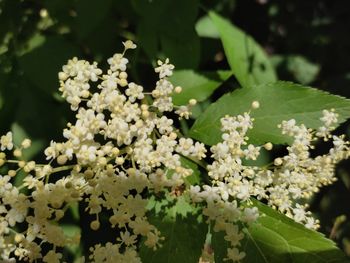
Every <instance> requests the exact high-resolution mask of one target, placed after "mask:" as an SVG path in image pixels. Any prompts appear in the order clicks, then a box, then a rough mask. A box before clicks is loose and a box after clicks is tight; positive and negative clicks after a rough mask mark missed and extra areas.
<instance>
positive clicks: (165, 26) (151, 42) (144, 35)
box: [132, 0, 200, 68]
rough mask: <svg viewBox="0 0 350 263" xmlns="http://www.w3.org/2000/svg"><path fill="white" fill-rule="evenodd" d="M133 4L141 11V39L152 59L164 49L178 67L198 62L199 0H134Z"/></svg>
mask: <svg viewBox="0 0 350 263" xmlns="http://www.w3.org/2000/svg"><path fill="white" fill-rule="evenodd" d="M132 4H133V7H134V9H135V11H136V12H137V13H138V14H139V15H140V21H139V22H138V27H137V33H138V34H137V35H138V37H139V39H138V40H139V41H138V43H139V46H140V47H141V48H143V49H144V51H145V52H146V54H147V55H148V56H149V57H150V59H157V58H158V57H159V55H160V54H158V52H161V54H162V55H163V56H165V57H168V58H169V59H170V61H171V63H173V64H174V65H176V67H177V68H196V67H197V66H198V64H199V59H200V50H199V48H200V47H199V45H200V41H199V37H198V35H197V33H196V31H195V28H194V27H195V26H194V25H195V21H196V18H197V12H198V0H191V1H188V0H178V1H171V0H154V1H148V0H134V1H132ZM179 14H181V15H179Z"/></svg>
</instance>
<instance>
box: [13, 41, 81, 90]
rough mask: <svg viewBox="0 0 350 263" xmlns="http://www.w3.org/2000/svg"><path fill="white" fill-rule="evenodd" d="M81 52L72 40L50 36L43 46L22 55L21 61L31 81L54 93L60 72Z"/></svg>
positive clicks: (25, 74) (24, 71) (26, 75)
mask: <svg viewBox="0 0 350 263" xmlns="http://www.w3.org/2000/svg"><path fill="white" fill-rule="evenodd" d="M79 53H80V52H79V50H78V49H77V48H76V47H75V46H73V45H72V44H71V43H70V42H68V41H65V40H64V39H62V38H60V37H49V38H47V39H46V42H45V43H43V44H42V45H41V46H39V47H38V48H36V49H33V50H32V51H31V52H29V53H26V54H25V55H23V56H22V57H20V58H19V63H20V66H21V68H22V69H23V73H24V76H25V77H26V78H27V79H28V80H29V81H30V82H31V83H33V84H34V85H36V86H37V87H38V88H40V89H42V91H44V92H46V93H48V94H52V93H53V92H54V91H56V90H57V89H58V86H59V82H58V77H57V74H58V72H59V71H60V69H61V68H62V66H63V65H64V64H65V63H67V60H68V59H70V58H72V57H74V56H78V55H79Z"/></svg>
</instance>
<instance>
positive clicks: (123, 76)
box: [0, 41, 206, 263]
mask: <svg viewBox="0 0 350 263" xmlns="http://www.w3.org/2000/svg"><path fill="white" fill-rule="evenodd" d="M124 46H125V50H124V52H123V53H120V54H115V55H114V56H113V57H111V58H110V59H108V63H109V65H110V69H109V70H108V71H107V74H102V70H101V69H99V68H98V66H97V63H93V64H90V63H89V62H88V61H84V60H78V59H77V58H74V59H72V60H69V61H68V64H67V65H65V66H63V70H62V72H60V73H59V79H60V91H62V95H63V97H64V98H66V100H67V102H68V103H70V105H71V109H72V110H74V111H77V114H76V122H75V123H74V124H72V123H68V127H67V128H66V129H65V130H64V131H63V136H64V137H65V138H66V141H64V142H54V141H52V142H51V143H50V146H49V147H48V148H46V150H45V155H46V157H47V160H49V161H50V162H49V164H43V165H40V164H35V163H34V162H25V161H24V160H22V159H21V151H22V149H23V148H25V147H24V146H28V141H27V140H25V141H24V142H23V143H22V146H21V147H15V148H16V149H15V151H14V152H13V156H14V157H15V158H16V159H15V160H11V159H9V157H10V154H5V153H1V156H0V157H1V158H0V162H1V165H3V164H4V163H8V165H9V166H17V168H16V169H12V170H9V171H8V174H7V175H4V176H2V175H1V176H0V200H1V204H0V214H1V217H0V246H1V248H0V253H1V255H0V257H1V260H7V261H11V260H12V261H16V260H18V259H19V260H27V261H30V262H33V261H36V260H38V259H42V261H43V262H50V263H52V262H59V261H60V259H61V258H62V253H61V251H62V249H61V248H62V247H64V246H67V245H70V244H77V243H79V239H80V235H79V234H77V235H76V236H74V237H68V236H66V235H65V234H64V232H63V229H62V227H60V225H59V224H58V223H59V222H60V220H61V219H62V218H64V216H65V213H66V210H67V208H68V207H70V206H71V205H73V204H74V203H77V202H85V203H86V212H87V213H89V214H92V215H95V220H93V221H92V222H91V224H90V227H91V229H93V230H95V231H97V230H98V229H99V228H100V224H101V223H100V217H99V215H100V213H103V212H106V211H109V213H110V217H109V223H110V226H111V227H112V228H117V229H118V231H119V235H120V237H118V238H116V242H115V243H114V244H112V243H107V244H96V245H95V246H94V247H92V248H91V249H90V251H91V255H90V257H89V262H111V263H112V262H113V263H115V262H141V261H140V258H139V257H138V254H137V252H136V244H137V242H138V240H140V237H144V244H145V245H146V246H148V247H150V248H153V249H156V248H157V247H158V246H160V245H161V243H160V241H161V240H162V239H163V238H162V237H161V234H160V232H159V231H158V230H157V229H156V227H155V226H153V225H151V224H150V223H149V222H148V220H147V217H146V212H147V211H146V205H147V203H148V197H147V195H146V196H145V194H144V193H145V190H147V191H148V193H152V192H159V191H169V192H171V191H173V190H174V189H176V188H179V187H180V186H182V185H183V184H184V178H185V177H187V176H189V175H190V174H191V173H192V170H190V169H186V168H185V167H182V164H181V159H180V155H183V156H189V157H195V158H197V159H201V158H202V157H204V156H205V152H206V149H205V146H204V144H202V143H199V142H193V141H192V140H191V139H187V140H185V141H184V139H183V138H181V139H179V138H178V134H177V133H178V131H177V130H175V129H174V128H173V120H172V119H169V118H168V117H166V116H165V115H162V114H161V113H162V112H164V111H172V110H173V109H174V108H176V107H175V106H174V105H173V103H172V98H171V95H172V94H173V92H180V91H181V88H180V87H176V88H174V87H173V85H172V83H171V82H170V81H169V80H168V79H167V77H168V76H170V75H172V70H173V69H174V66H173V65H171V64H169V60H166V61H165V62H164V63H163V62H158V65H159V67H157V68H156V69H155V71H156V73H159V77H160V80H159V81H158V82H157V84H156V87H155V89H154V90H153V91H152V92H151V93H147V92H144V91H143V87H142V86H140V85H138V84H135V83H133V82H129V81H128V75H127V73H126V72H125V71H126V66H127V63H128V60H127V59H126V58H125V57H124V53H125V51H126V50H127V49H130V48H135V47H136V46H135V44H133V43H132V42H131V41H127V42H125V43H124ZM99 80H100V82H99ZM91 82H92V83H96V84H95V85H92V84H91ZM148 94H151V95H152V97H153V102H152V103H151V104H150V105H149V104H148V103H147V100H145V96H147V95H148ZM190 104H192V105H193V104H194V103H193V101H191V103H190ZM184 107H185V108H182V111H181V112H180V113H179V118H182V117H184V116H186V117H188V116H189V114H190V112H189V107H187V106H184ZM0 144H1V150H9V151H10V150H12V149H13V148H14V145H13V142H12V133H11V132H9V133H7V134H6V135H5V136H2V137H1V142H0ZM29 144H30V143H29ZM23 145H24V146H23ZM16 152H17V154H16ZM20 170H23V171H24V172H26V173H27V176H26V177H25V178H24V180H23V182H22V185H20V186H17V187H16V186H14V185H13V184H12V181H11V178H12V177H13V176H15V175H16V174H17V173H18V172H19V171H20ZM63 171H66V172H65V173H64V174H62V173H60V172H63ZM170 171H172V172H171V173H170ZM62 176H63V177H62ZM51 178H55V179H54V180H51ZM22 188H26V189H28V193H29V194H28V195H26V194H24V193H21V191H20V189H22ZM17 223H25V229H24V230H23V231H21V232H20V233H16V232H15V229H14V227H15V225H16V224H17ZM117 233H118V232H117ZM39 244H40V245H39ZM43 244H48V245H49V246H52V249H51V250H50V251H49V252H47V253H46V254H42V251H41V246H42V245H43Z"/></svg>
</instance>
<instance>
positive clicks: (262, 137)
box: [189, 81, 350, 145]
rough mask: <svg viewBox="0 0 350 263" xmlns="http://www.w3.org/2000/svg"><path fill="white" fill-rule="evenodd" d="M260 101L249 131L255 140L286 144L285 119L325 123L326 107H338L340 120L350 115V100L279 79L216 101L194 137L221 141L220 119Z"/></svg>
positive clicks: (207, 141) (197, 124) (208, 141)
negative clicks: (283, 123)
mask: <svg viewBox="0 0 350 263" xmlns="http://www.w3.org/2000/svg"><path fill="white" fill-rule="evenodd" d="M255 100H257V101H259V102H260V108H259V109H257V110H253V111H252V113H251V116H252V117H253V118H254V119H255V121H254V123H253V126H254V128H253V129H252V130H251V131H249V132H248V136H249V138H250V142H251V143H256V144H263V143H265V142H272V143H276V144H284V143H289V142H291V138H290V137H288V136H285V135H282V134H281V130H280V129H279V128H277V125H278V124H280V123H281V122H282V121H283V120H290V119H295V120H296V121H297V123H299V124H301V123H303V124H305V125H306V126H307V127H309V128H318V127H319V126H320V125H321V121H320V120H319V118H320V117H321V116H322V110H324V109H328V110H329V109H331V108H334V109H335V110H336V112H337V113H338V114H339V122H340V123H341V122H343V121H345V120H346V119H347V118H348V117H349V116H350V101H349V100H348V99H345V98H343V97H340V96H336V95H331V94H329V93H327V92H323V91H320V90H317V89H314V88H310V87H304V86H301V85H297V84H294V83H291V82H283V81H278V82H276V83H272V84H262V85H258V86H253V87H251V88H243V89H238V90H235V91H234V92H232V93H230V94H226V95H224V96H222V97H221V98H220V99H219V100H218V101H217V102H215V103H213V104H212V105H211V106H210V107H209V108H208V109H207V110H206V111H205V112H204V113H203V114H202V115H201V116H200V117H199V118H198V119H197V120H196V122H195V123H194V125H193V126H192V128H191V130H190V133H189V134H190V136H191V137H192V138H195V139H197V140H199V141H201V142H203V143H205V144H208V145H213V144H216V143H218V142H219V141H220V140H221V131H220V118H221V117H223V116H225V115H226V114H228V115H232V116H235V115H238V114H242V113H243V112H247V111H249V109H250V107H251V106H250V105H251V103H252V101H255Z"/></svg>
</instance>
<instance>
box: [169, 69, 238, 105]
mask: <svg viewBox="0 0 350 263" xmlns="http://www.w3.org/2000/svg"><path fill="white" fill-rule="evenodd" d="M231 75H232V72H231V71H228V70H219V71H216V72H201V73H199V72H195V71H193V70H177V71H175V72H174V73H173V75H172V76H171V77H170V78H169V79H170V81H171V82H172V83H173V84H174V85H175V86H181V87H182V92H181V93H179V94H174V95H173V102H174V104H175V105H186V104H187V103H188V101H189V100H190V99H196V100H197V101H204V100H206V99H207V98H208V97H209V96H210V95H211V94H212V93H213V92H214V90H215V89H217V88H218V87H219V86H220V85H221V84H222V83H223V82H224V81H226V80H227V79H228V78H229V77H230V76H231Z"/></svg>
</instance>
